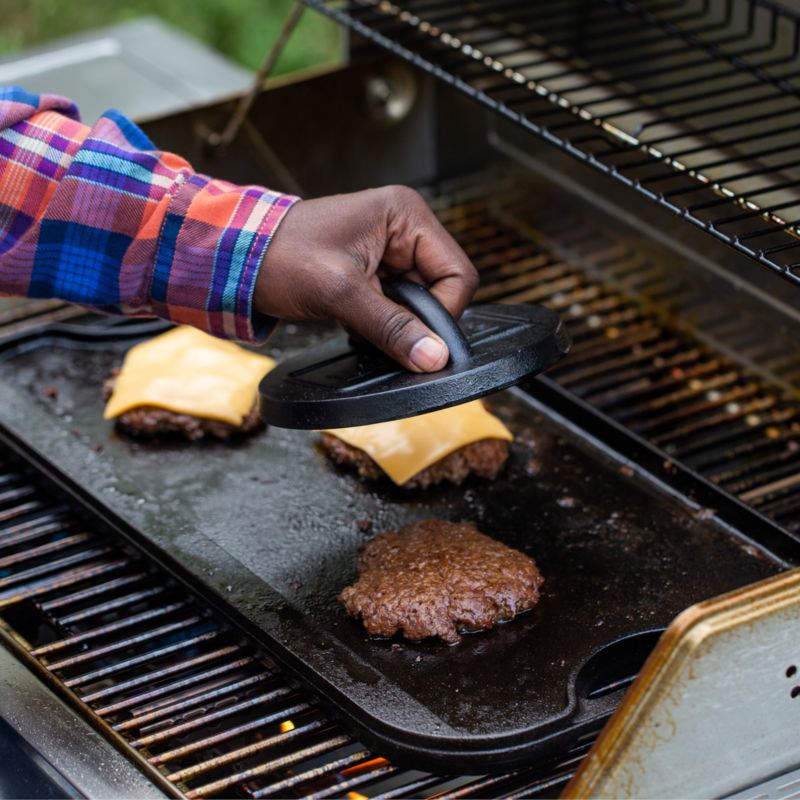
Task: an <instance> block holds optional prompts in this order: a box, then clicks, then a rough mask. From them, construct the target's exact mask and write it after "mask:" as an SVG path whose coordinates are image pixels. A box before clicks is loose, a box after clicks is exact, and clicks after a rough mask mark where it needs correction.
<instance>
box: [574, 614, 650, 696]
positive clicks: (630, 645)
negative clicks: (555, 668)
mask: <svg viewBox="0 0 800 800" xmlns="http://www.w3.org/2000/svg"><path fill="white" fill-rule="evenodd" d="M662 633H663V628H658V629H655V630H649V631H640V632H639V633H633V634H631V635H629V636H624V637H622V638H621V639H617V640H616V641H613V642H609V643H608V644H606V645H605V646H604V647H602V648H601V649H600V650H598V651H597V652H596V653H595V654H594V655H593V656H592V657H591V658H590V659H589V660H588V661H587V662H586V663H585V664H584V665H583V666H582V667H581V670H580V672H579V673H578V680H577V682H576V689H577V693H578V695H579V696H580V697H582V698H584V699H585V700H596V699H598V698H600V697H604V696H605V695H608V694H611V693H612V692H614V691H617V690H620V689H625V688H627V687H628V686H629V685H630V684H631V683H632V682H633V680H634V678H635V677H636V676H637V675H638V674H639V670H640V669H641V668H642V665H643V664H644V662H645V661H646V660H647V657H648V656H649V655H650V653H651V651H652V650H653V648H654V647H655V646H656V643H657V642H658V640H659V639H660V638H661V634H662Z"/></svg>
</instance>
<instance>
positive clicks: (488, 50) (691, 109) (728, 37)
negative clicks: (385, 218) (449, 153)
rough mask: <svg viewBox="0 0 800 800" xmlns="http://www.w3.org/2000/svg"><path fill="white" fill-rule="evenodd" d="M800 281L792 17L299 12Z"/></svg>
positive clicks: (799, 68) (431, 8)
mask: <svg viewBox="0 0 800 800" xmlns="http://www.w3.org/2000/svg"><path fill="white" fill-rule="evenodd" d="M304 1H305V2H306V3H307V4H308V5H311V6H313V7H315V8H317V9H318V10H321V11H323V12H324V13H326V14H328V15H329V16H331V17H333V18H335V19H337V20H339V21H340V22H342V23H344V24H346V25H348V26H350V27H351V28H352V29H354V30H355V31H356V32H358V33H359V34H361V35H362V36H364V37H366V38H367V39H368V40H370V41H373V42H375V43H377V44H379V45H380V46H382V47H384V48H386V49H387V50H389V51H390V52H392V53H394V54H396V55H398V56H400V57H402V58H404V59H406V60H409V61H412V62H413V63H414V64H415V65H416V66H417V67H419V68H421V69H424V70H427V71H428V72H431V73H433V74H435V75H436V76H437V77H439V78H441V79H443V80H445V81H446V82H447V83H449V84H451V85H454V86H456V87H457V88H459V89H460V90H461V91H464V92H466V93H467V94H469V95H471V96H472V97H474V98H475V99H477V100H478V101H480V102H482V103H483V104H485V105H486V106H488V107H489V108H491V109H492V110H493V111H494V112H496V113H498V114H501V115H502V116H504V117H506V118H508V119H510V120H512V121H513V122H515V123H517V124H519V125H520V126H522V127H523V128H524V129H526V130H528V131H529V132H531V133H534V134H536V135H538V136H540V137H543V138H544V139H545V140H546V141H548V142H549V143H550V144H553V145H555V146H557V147H558V148H560V149H562V150H564V151H566V152H568V153H569V154H570V155H572V156H575V157H576V158H578V159H580V160H582V161H584V162H586V163H588V164H590V165H591V166H593V167H594V168H596V169H598V170H600V171H602V172H604V173H606V174H608V175H610V176H612V177H613V178H615V179H617V180H618V181H621V182H622V183H624V184H626V185H627V186H630V187H632V188H634V189H635V190H637V191H638V192H640V193H641V194H643V195H645V196H647V197H648V198H650V199H652V200H656V201H657V202H658V203H659V204H661V205H662V206H663V207H665V208H667V209H669V210H671V211H673V212H674V213H677V214H680V215H681V217H682V218H684V219H686V220H688V221H690V222H692V223H693V224H694V225H696V226H698V227H700V228H702V229H703V230H705V231H706V232H708V233H709V234H711V235H713V236H714V237H716V238H717V239H720V240H722V241H724V242H726V243H727V244H729V245H731V246H732V247H734V248H736V249H737V250H739V251H740V252H743V253H745V254H747V255H748V256H750V257H751V258H753V259H755V260H757V261H758V262H759V263H761V264H762V265H764V266H765V267H768V268H770V269H772V270H774V271H776V272H778V273H780V274H781V275H783V276H784V277H785V278H787V279H788V280H790V281H792V282H793V283H795V284H800V238H798V235H797V234H798V225H799V224H800V194H798V190H799V189H800V144H798V139H797V136H796V120H797V115H798V113H799V112H800V100H798V88H799V87H800V18H798V17H797V16H795V15H794V14H792V13H791V12H789V11H787V10H785V9H783V8H781V7H780V6H779V5H778V4H777V3H772V2H768V0H741V2H733V0H643V1H642V2H631V0H602V2H594V0H541V2H537V3H535V4H530V3H526V2H523V1H522V0H511V2H502V3H497V2H494V0H395V1H392V0H352V1H351V2H349V3H346V4H344V5H342V4H341V3H340V2H338V0H304Z"/></svg>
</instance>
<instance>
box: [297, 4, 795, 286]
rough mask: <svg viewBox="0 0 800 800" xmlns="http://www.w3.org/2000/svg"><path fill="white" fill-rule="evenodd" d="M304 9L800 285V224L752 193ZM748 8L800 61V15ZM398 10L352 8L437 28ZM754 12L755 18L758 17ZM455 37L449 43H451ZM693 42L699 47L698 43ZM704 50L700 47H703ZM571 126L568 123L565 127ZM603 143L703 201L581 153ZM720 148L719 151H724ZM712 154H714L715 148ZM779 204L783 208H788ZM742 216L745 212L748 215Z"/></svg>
mask: <svg viewBox="0 0 800 800" xmlns="http://www.w3.org/2000/svg"><path fill="white" fill-rule="evenodd" d="M298 2H302V3H304V4H305V5H307V6H309V7H312V8H314V9H316V10H317V11H319V12H321V13H323V14H325V15H326V16H328V17H330V18H331V19H333V20H335V21H337V22H338V23H340V24H342V25H344V26H346V27H347V28H349V29H350V30H352V31H353V32H355V33H357V34H359V35H360V36H362V37H364V38H365V39H366V40H368V41H370V42H372V43H374V44H377V45H379V46H380V47H382V48H383V49H385V50H386V51H388V52H389V53H391V54H392V55H395V56H397V57H399V58H401V59H403V60H405V61H407V62H410V63H411V64H413V65H414V66H415V67H417V68H419V69H420V70H422V71H423V72H425V73H428V74H430V75H433V76H435V77H436V78H438V79H439V80H441V81H443V82H444V83H447V84H449V85H451V86H453V87H454V88H455V89H457V90H458V91H460V92H462V93H464V94H466V95H468V96H470V97H472V98H473V99H474V100H476V101H478V102H479V103H481V104H482V105H484V106H486V107H487V108H489V109H490V110H492V111H493V112H495V113H496V114H498V115H500V116H501V117H503V118H505V119H508V120H510V121H511V122H513V123H515V124H516V125H519V126H521V127H522V128H523V129H524V130H526V131H527V132H529V133H532V134H534V135H536V136H538V137H540V138H541V139H543V140H544V141H546V142H548V143H549V144H551V145H554V146H555V147H557V148H558V149H560V150H562V151H564V152H566V153H568V154H569V155H571V156H572V157H574V158H576V159H577V160H579V161H581V162H583V163H585V164H587V165H588V166H590V167H592V168H593V169H595V170H597V171H599V172H601V173H604V174H605V175H608V176H609V177H611V178H613V179H614V180H616V181H618V182H620V183H622V184H624V185H626V186H628V187H629V188H631V189H633V190H635V191H636V192H637V193H638V194H640V195H642V196H644V197H646V198H648V199H649V200H651V201H655V202H656V203H657V204H658V205H659V206H661V207H662V208H665V209H667V210H669V211H671V212H672V213H673V214H675V215H677V216H678V217H680V218H681V219H684V220H686V221H687V222H689V223H691V224H692V225H694V226H696V227H697V228H699V229H701V230H703V231H704V232H705V233H707V234H709V235H711V236H713V237H714V238H715V239H717V240H719V241H721V242H723V243H725V244H726V245H728V246H730V247H732V248H734V249H735V250H736V251H738V252H739V253H742V254H744V255H745V256H747V257H749V258H750V259H752V260H754V261H756V262H757V263H758V264H760V265H762V266H763V267H766V268H767V269H769V270H771V271H772V272H774V273H776V274H778V275H780V276H782V277H783V278H785V279H786V280H788V281H789V282H790V283H792V284H793V285H795V286H800V220H794V221H785V220H783V219H782V218H780V217H779V216H777V214H776V213H775V212H776V211H779V210H780V208H777V207H773V208H772V209H770V208H764V209H762V208H759V207H758V206H756V205H755V204H754V203H753V202H752V201H751V200H750V199H748V197H747V196H745V195H746V194H747V193H745V195H738V196H736V195H733V196H728V194H727V192H728V191H729V190H727V189H726V188H725V187H724V186H723V185H722V184H721V183H720V182H709V181H705V180H703V176H702V175H701V174H696V171H695V170H686V169H681V165H680V164H679V162H677V161H675V159H673V158H670V157H668V156H660V157H659V155H658V154H657V151H653V149H652V148H650V147H648V146H647V145H643V144H641V143H640V142H638V141H636V140H635V139H631V140H630V141H627V142H626V141H624V140H623V139H622V138H615V137H611V136H610V135H609V136H608V137H604V134H603V129H604V126H605V124H606V123H605V122H604V120H602V119H601V118H598V117H594V116H593V115H591V114H589V113H588V112H585V110H583V109H581V108H580V107H578V106H571V104H568V103H566V101H564V100H563V99H562V98H561V97H560V96H559V95H557V94H555V93H551V92H548V91H546V90H544V89H543V88H542V93H537V92H535V91H533V87H532V86H529V88H531V98H532V99H538V100H540V101H542V100H546V101H549V102H550V103H551V104H552V106H553V109H554V110H556V111H558V110H559V104H561V103H563V104H564V105H570V106H571V107H570V108H569V110H564V112H563V115H564V118H563V119H562V120H560V123H559V124H558V125H546V124H541V123H538V122H536V121H535V120H533V119H530V118H529V117H527V116H525V115H524V114H522V113H519V112H517V111H515V110H514V109H513V108H512V107H510V106H509V105H508V104H506V103H504V102H502V101H498V100H497V99H495V98H493V97H492V96H491V95H490V94H488V93H487V92H485V91H482V90H481V89H477V88H475V87H474V86H472V85H471V84H470V83H469V81H468V80H467V79H465V78H463V77H461V76H460V75H459V74H458V73H457V72H456V71H449V70H447V69H445V68H443V67H442V66H440V65H438V64H436V63H435V62H434V61H433V60H431V59H430V58H428V57H426V55H425V54H424V53H423V52H417V51H414V50H412V49H410V48H409V47H406V46H405V45H404V44H402V43H400V42H399V41H397V40H395V39H393V38H391V36H389V35H387V34H385V33H382V32H381V31H380V30H377V29H376V28H374V27H371V26H370V25H369V24H366V23H365V22H363V21H362V20H360V19H359V18H358V17H357V16H355V12H353V11H350V10H348V7H347V6H345V7H344V8H342V7H340V5H339V4H338V3H335V2H334V0H298ZM604 2H606V3H607V4H609V5H616V6H617V7H619V8H620V9H621V10H626V11H629V12H633V13H637V14H639V15H640V16H641V17H642V20H643V25H645V26H646V25H648V24H651V25H652V24H654V19H656V18H654V17H653V15H652V14H650V12H649V11H648V10H647V8H646V7H643V6H642V4H641V3H635V2H631V0H604ZM747 2H748V3H749V4H750V8H751V9H756V8H757V9H763V10H765V11H766V12H768V13H770V14H771V15H773V17H772V18H773V23H772V24H773V26H774V25H777V24H778V23H779V22H781V23H783V22H784V21H785V23H786V24H789V25H792V26H793V29H794V34H793V43H794V44H793V47H794V51H793V53H792V56H791V58H792V59H800V15H798V14H795V13H792V12H790V11H789V10H787V9H784V8H783V7H781V6H779V5H778V4H776V3H773V2H770V0H747ZM398 3H400V4H401V5H405V6H408V7H409V9H410V10H404V9H403V8H401V7H400V5H396V4H394V3H392V2H389V0H355V2H353V3H351V4H350V8H355V9H356V10H361V11H363V10H370V9H377V8H379V7H385V8H388V9H391V13H393V14H395V15H397V16H400V17H401V18H403V17H404V18H405V21H406V22H407V23H408V24H409V25H413V26H414V27H416V28H418V29H419V28H420V27H422V29H423V30H426V31H428V30H430V28H431V27H433V28H434V29H436V28H435V26H431V25H429V24H428V23H426V22H425V20H424V19H423V18H422V15H423V14H424V12H421V15H420V16H418V15H416V14H414V12H413V8H414V3H413V2H409V0H398ZM448 3H450V5H451V6H452V5H455V4H457V3H458V0H443V2H442V3H440V4H439V5H447V4H448ZM673 5H674V4H673ZM706 5H708V3H706ZM750 13H752V11H751V12H750ZM662 27H663V28H664V29H665V30H664V35H665V36H670V35H671V36H676V37H679V38H680V37H681V36H682V34H681V32H680V30H679V29H675V28H674V26H673V27H670V26H669V25H668V24H667V25H663V26H662ZM646 29H647V28H646ZM436 30H438V29H436ZM448 36H449V40H448V38H447V37H448ZM683 38H684V39H687V37H686V36H683ZM438 39H439V41H445V42H448V41H449V42H450V44H451V46H453V47H456V46H457V45H459V44H460V42H459V40H458V37H457V36H450V35H449V34H447V33H444V34H439V36H438ZM690 41H691V40H690ZM694 43H695V44H697V42H696V41H695V42H694ZM698 46H700V45H699V44H698ZM704 49H707V50H708V51H709V52H711V53H712V55H716V57H717V58H718V59H719V60H720V61H721V62H723V63H727V64H730V65H733V66H734V67H735V68H738V69H743V70H744V71H747V72H750V73H751V74H753V75H754V76H755V77H757V78H758V80H760V81H763V80H764V79H765V74H766V73H764V71H763V70H759V69H756V68H753V67H750V66H748V65H746V64H744V65H743V64H742V63H740V62H739V61H738V60H737V59H736V58H731V59H726V58H725V56H724V54H722V53H721V52H719V51H718V50H717V51H716V53H715V52H714V50H715V49H714V48H713V47H709V48H704ZM466 53H467V55H469V56H470V57H471V58H472V59H473V60H474V61H475V62H478V63H480V61H481V59H482V58H483V53H482V52H481V50H480V49H479V48H474V49H472V48H469V49H468V50H467V51H466ZM498 63H499V62H498ZM499 66H500V68H499V69H498V68H497V67H495V68H494V70H490V68H489V67H487V68H486V73H487V74H500V73H503V69H502V64H501V63H500V65H499ZM506 72H507V70H506ZM574 73H575V74H576V75H580V74H586V73H585V72H584V73H580V72H579V71H578V70H574ZM620 80H621V79H617V81H616V82H619V81H620ZM532 83H533V81H530V82H529V84H532ZM772 83H774V84H775V85H776V86H780V85H781V84H783V83H785V81H783V80H776V79H772ZM509 85H514V84H513V82H512V79H511V78H509ZM523 85H524V84H523ZM792 89H793V90H794V92H796V91H797V89H796V88H795V87H792ZM783 90H784V91H786V88H785V87H784V89H783ZM798 111H800V103H799V104H798ZM564 119H566V120H567V121H566V122H564ZM665 121H667V122H668V121H669V120H668V119H667V120H665ZM563 128H567V130H577V131H579V132H580V134H582V135H581V136H578V137H572V136H566V135H563V134H562V133H560V132H559V130H560V129H563ZM598 138H603V139H604V141H605V142H606V143H612V142H613V143H614V144H615V145H616V147H615V148H612V151H611V153H610V155H609V156H608V157H609V158H612V157H615V156H618V155H620V154H622V155H623V156H624V155H627V154H630V153H641V154H642V156H643V158H642V160H641V161H640V162H639V163H638V164H637V168H640V169H641V168H647V167H651V166H653V165H661V166H664V167H666V169H667V172H666V173H665V174H662V175H661V176H660V178H664V179H667V178H674V177H681V178H684V179H690V181H691V186H690V189H688V190H684V191H691V192H693V193H699V195H700V198H701V200H702V202H698V203H692V204H691V205H681V204H679V203H676V202H675V201H674V199H673V198H674V197H676V196H678V195H679V194H680V193H681V192H680V191H669V192H666V191H662V192H659V191H656V190H654V189H653V188H652V185H653V183H654V182H656V179H654V178H653V176H649V177H645V178H640V177H633V176H631V175H628V174H625V169H626V167H625V166H624V165H623V166H618V165H617V164H615V163H613V162H609V161H608V160H603V158H602V157H601V156H599V155H597V154H596V153H594V152H592V151H591V150H590V149H588V148H586V147H583V146H581V144H580V142H586V141H588V140H595V141H596V140H597V139H598ZM715 146H716V147H717V148H719V145H715ZM706 149H711V148H710V147H709V148H706ZM789 149H793V148H789ZM742 161H747V158H746V157H745V158H741V157H740V158H731V162H733V163H739V162H742ZM627 168H628V169H630V165H627ZM660 178H659V179H660ZM797 183H800V181H792V185H793V186H794V185H795V184H797ZM769 191H771V189H770V190H765V191H763V192H759V194H767V193H768V192H769ZM779 205H780V206H781V207H784V206H785V205H786V204H779ZM790 205H792V206H794V205H798V206H800V200H798V201H797V202H796V203H794V202H793V203H791V204H790ZM717 206H721V207H722V208H721V212H720V213H721V215H722V216H719V217H715V218H714V219H704V218H703V216H702V215H700V214H698V213H697V212H698V211H701V210H706V209H708V208H710V207H712V208H714V207H717ZM742 209H745V210H744V211H743V210H742ZM728 212H730V213H728ZM753 218H762V219H764V221H765V222H766V223H767V225H766V226H765V227H763V228H761V229H759V230H757V231H753V230H747V231H745V230H742V231H740V232H728V231H726V230H722V229H721V228H720V226H723V225H724V226H729V225H730V222H731V221H733V222H738V221H747V220H752V219H753ZM767 235H773V236H774V235H780V238H781V240H782V241H781V243H780V244H778V245H775V246H771V247H762V248H759V247H754V246H752V245H751V244H750V242H751V241H758V237H761V236H767ZM787 251H792V252H793V253H794V255H793V256H791V259H790V260H789V261H788V262H781V261H780V260H778V259H776V258H775V257H774V256H775V254H778V257H779V258H780V254H785V253H786V252H787ZM792 259H793V260H792Z"/></svg>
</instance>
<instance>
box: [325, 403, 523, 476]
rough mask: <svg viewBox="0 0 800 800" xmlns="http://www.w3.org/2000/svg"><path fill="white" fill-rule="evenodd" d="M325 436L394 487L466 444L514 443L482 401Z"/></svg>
mask: <svg viewBox="0 0 800 800" xmlns="http://www.w3.org/2000/svg"><path fill="white" fill-rule="evenodd" d="M325 433H330V434H332V435H333V436H336V437H337V438H338V439H341V440H342V441H343V442H345V443H346V444H349V445H350V446H351V447H357V448H359V450H363V451H364V452H365V453H366V454H367V455H368V456H369V457H370V458H371V459H372V460H373V461H375V462H376V463H377V464H378V466H379V467H380V468H381V469H382V470H383V471H384V472H385V473H386V474H387V475H388V476H389V477H390V478H391V479H392V480H393V481H394V482H395V483H396V484H398V485H401V484H403V483H405V482H406V481H407V480H409V479H410V478H413V477H414V475H416V474H417V473H418V472H422V470H424V469H427V468H428V467H430V466H431V465H432V464H435V463H436V462H437V461H440V460H441V459H443V458H444V457H445V456H448V455H450V453H453V452H455V451H456V450H458V449H460V448H462V447H464V446H465V445H468V444H472V443H473V442H479V441H481V440H482V439H504V440H505V441H507V442H510V441H512V440H513V438H514V437H513V436H512V434H511V431H509V430H508V428H506V426H505V425H503V423H502V422H501V421H500V420H499V419H498V418H497V417H495V416H494V414H490V413H489V412H488V411H487V410H486V408H485V406H484V405H483V403H482V402H481V401H480V400H473V401H472V402H470V403H464V404H463V405H460V406H453V407H452V408H443V409H442V410H441V411H433V412H431V413H430V414H422V415H421V416H419V417H409V418H408V419H398V420H393V421H392V422H379V423H377V424H375V425H363V426H361V427H358V428H336V429H335V430H327V431H325Z"/></svg>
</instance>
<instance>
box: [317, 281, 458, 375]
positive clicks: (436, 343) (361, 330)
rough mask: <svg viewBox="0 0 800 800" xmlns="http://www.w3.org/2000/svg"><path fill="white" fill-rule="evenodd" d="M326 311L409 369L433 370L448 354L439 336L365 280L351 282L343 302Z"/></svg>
mask: <svg viewBox="0 0 800 800" xmlns="http://www.w3.org/2000/svg"><path fill="white" fill-rule="evenodd" d="M330 314H331V316H333V317H334V318H335V319H336V320H337V321H338V322H340V323H341V324H342V325H344V326H345V327H346V328H349V329H350V330H353V331H355V332H356V333H357V334H359V335H360V336H362V337H363V338H364V339H366V340H367V341H368V342H370V343H371V344H373V345H375V347H377V348H378V349H380V350H383V352H384V353H386V354H387V355H388V356H391V358H393V359H394V360H395V361H397V362H399V363H400V364H402V365H403V366H404V367H405V368H406V369H409V370H411V371H412V372H435V371H436V370H440V369H443V368H444V367H445V365H446V364H447V360H448V358H449V355H450V354H449V352H448V350H447V345H446V344H445V343H444V342H443V341H442V340H441V338H439V337H438V336H437V335H436V334H435V333H434V332H433V331H431V330H430V328H428V327H427V325H425V324H424V323H423V322H422V321H421V320H420V319H419V317H416V316H415V315H414V314H412V313H411V312H410V311H409V310H408V309H407V308H404V307H403V306H400V305H398V304H397V303H395V302H393V301H391V300H389V298H388V297H386V296H385V295H384V294H383V292H381V291H380V290H379V289H377V288H376V287H375V286H374V285H372V284H371V283H369V282H368V281H366V280H363V281H357V282H355V285H354V286H353V287H351V292H350V293H349V294H348V297H347V300H346V302H344V303H341V304H339V306H338V307H337V308H331V309H330Z"/></svg>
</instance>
